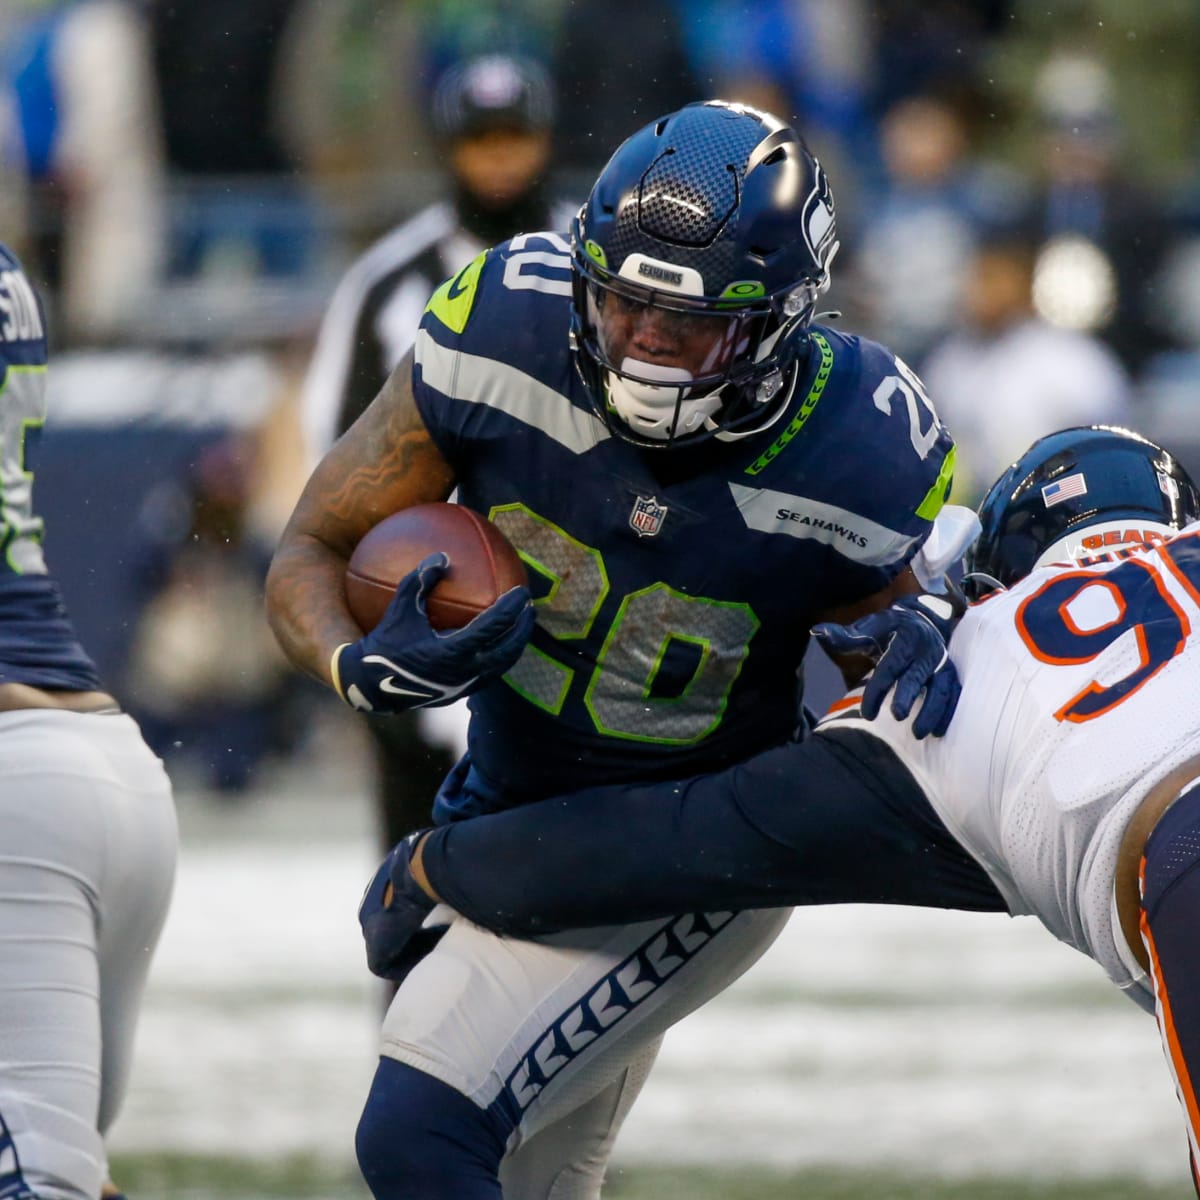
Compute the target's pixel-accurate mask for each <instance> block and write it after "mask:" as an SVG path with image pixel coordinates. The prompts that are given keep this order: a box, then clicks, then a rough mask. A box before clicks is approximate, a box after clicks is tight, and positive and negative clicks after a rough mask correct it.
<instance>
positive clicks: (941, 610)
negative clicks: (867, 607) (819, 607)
mask: <svg viewBox="0 0 1200 1200" xmlns="http://www.w3.org/2000/svg"><path fill="white" fill-rule="evenodd" d="M959 615H960V613H959V609H958V608H957V607H956V606H955V605H954V604H953V603H952V602H951V600H950V599H949V598H948V597H946V596H931V595H928V594H926V595H919V596H901V597H900V598H899V599H898V600H895V601H893V603H892V604H891V605H890V606H889V607H887V608H884V609H880V611H879V612H874V613H870V614H868V615H867V616H865V617H860V618H859V619H858V620H857V621H854V622H852V623H851V624H849V625H835V624H831V623H825V624H821V625H814V626H813V636H814V637H815V638H816V639H817V641H819V642H820V643H821V645H822V646H824V647H825V648H826V650H828V651H830V652H831V653H833V654H869V655H871V656H872V657H873V658H875V659H876V663H875V670H874V671H873V672H872V674H871V676H870V678H869V679H868V680H867V685H866V687H865V688H864V689H863V695H862V702H861V705H860V707H861V710H862V715H863V716H864V717H866V718H867V720H869V721H871V720H874V719H875V717H877V716H878V715H879V710H880V708H881V707H882V706H883V698H884V696H886V695H887V693H888V691H889V690H890V689H891V688H892V685H893V684H894V685H895V691H894V692H893V693H892V715H893V716H894V717H895V718H896V720H898V721H903V720H904V719H905V718H906V717H907V716H908V714H909V713H910V712H912V709H913V705H914V704H915V703H916V702H917V697H918V696H920V695H921V693H922V691H923V692H924V693H925V699H924V702H923V703H922V705H921V711H920V712H919V713H918V714H917V716H916V718H915V719H914V720H913V726H912V729H913V735H914V736H915V737H918V738H923V737H928V736H929V734H931V733H932V734H933V735H934V736H935V737H941V736H942V734H944V733H945V732H946V730H947V729H948V728H949V725H950V718H951V717H952V716H953V715H954V707H955V705H956V704H958V697H959V693H960V692H961V691H962V688H961V687H960V685H959V682H958V672H957V671H956V670H955V669H954V663H952V662H951V661H950V652H949V650H948V649H947V646H946V643H947V642H948V641H949V640H950V633H951V631H952V630H953V629H954V626H955V625H956V624H957V621H958V616H959Z"/></svg>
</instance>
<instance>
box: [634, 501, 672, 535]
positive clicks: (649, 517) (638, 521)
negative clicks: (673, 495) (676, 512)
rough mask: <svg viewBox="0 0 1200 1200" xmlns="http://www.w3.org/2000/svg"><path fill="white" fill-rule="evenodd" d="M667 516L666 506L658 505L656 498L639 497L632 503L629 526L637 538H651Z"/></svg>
mask: <svg viewBox="0 0 1200 1200" xmlns="http://www.w3.org/2000/svg"><path fill="white" fill-rule="evenodd" d="M666 516H667V506H666V505H665V504H659V502H658V498H657V497H656V496H639V497H638V498H637V499H636V500H635V501H634V502H633V512H631V513H630V514H629V524H630V527H631V528H632V529H633V531H634V532H635V533H636V534H637V535H638V537H653V536H654V535H655V534H656V533H657V532H658V531H659V530H660V529H661V528H662V523H663V521H664V520H665V519H666Z"/></svg>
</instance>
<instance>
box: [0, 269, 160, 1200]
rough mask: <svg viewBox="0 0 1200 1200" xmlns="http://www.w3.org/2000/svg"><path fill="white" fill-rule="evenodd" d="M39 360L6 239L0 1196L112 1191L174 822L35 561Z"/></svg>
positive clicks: (1, 379) (0, 561)
mask: <svg viewBox="0 0 1200 1200" xmlns="http://www.w3.org/2000/svg"><path fill="white" fill-rule="evenodd" d="M45 377H46V331H45V327H44V318H43V315H42V310H41V307H40V305H39V303H38V300H37V298H36V296H35V294H34V292H33V289H32V288H31V287H30V284H29V282H28V280H27V279H26V277H25V275H24V273H23V272H22V270H21V267H20V264H19V263H18V262H17V261H16V259H15V258H14V257H13V255H12V254H11V253H10V252H9V251H8V250H7V249H6V248H4V247H2V246H0V546H2V547H3V551H4V553H3V556H0V823H2V825H3V829H4V839H3V840H4V852H3V855H0V936H3V939H4V966H3V970H0V1196H4V1197H5V1198H6V1200H37V1198H39V1197H44V1198H46V1200H49V1198H50V1197H53V1198H54V1200H96V1197H97V1196H101V1195H103V1196H106V1197H116V1196H117V1192H116V1189H115V1188H114V1187H113V1186H112V1185H111V1183H108V1182H107V1162H106V1156H105V1151H104V1134H105V1131H106V1130H107V1129H108V1127H109V1125H110V1124H111V1123H112V1120H113V1118H114V1117H115V1116H116V1113H117V1110H118V1108H119V1107H120V1104H121V1099H122V1096H123V1094H124V1091H125V1086H126V1082H127V1080H128V1076H129V1067H130V1060H131V1057H132V1050H133V1033H134V1025H135V1022H136V1019H137V1012H138V1005H139V1002H140V999H141V995H142V989H143V986H144V984H145V980H146V973H147V970H148V968H149V966H150V956H151V954H152V953H153V950H154V946H155V943H156V942H157V940H158V935H159V931H160V929H161V928H162V924H163V920H164V919H165V917H166V913H167V905H168V903H169V900H170V893H171V885H172V881H173V878H174V870H175V853H176V826H175V810H174V806H173V803H172V797H171V789H170V784H169V783H168V780H167V776H166V773H165V772H164V771H163V768H162V764H161V763H160V762H159V761H158V759H157V758H155V756H154V755H153V754H152V753H151V752H150V750H149V749H148V748H147V747H146V745H145V743H144V742H143V741H142V738H141V734H140V733H139V731H138V728H137V726H136V725H135V724H134V722H133V721H132V720H131V719H130V718H129V717H128V716H125V715H123V714H122V713H121V711H120V709H119V708H118V707H117V703H116V701H115V700H114V699H113V698H112V696H110V695H109V694H108V693H107V692H105V691H104V690H103V688H102V686H101V684H100V681H99V680H98V679H97V677H96V670H95V667H94V666H93V664H92V662H91V660H90V659H89V658H88V656H87V654H86V653H85V651H84V650H83V648H82V647H81V646H80V644H79V642H78V641H77V639H76V636H75V633H74V630H73V629H72V627H71V624H70V622H69V621H68V619H67V617H66V615H65V613H64V610H63V605H62V600H61V597H60V595H59V590H58V587H57V585H56V584H55V582H54V580H53V578H52V577H51V576H50V575H48V574H47V572H46V565H45V561H44V559H43V556H42V532H43V529H42V522H41V520H40V519H39V518H38V517H37V515H36V514H35V512H34V509H33V498H32V483H33V474H32V472H31V471H30V469H29V468H30V464H29V463H27V462H26V460H25V449H26V441H27V440H31V435H32V434H33V433H35V432H36V431H37V429H38V428H39V426H40V425H41V423H42V421H43V419H44V417H45ZM102 1188H103V1191H102Z"/></svg>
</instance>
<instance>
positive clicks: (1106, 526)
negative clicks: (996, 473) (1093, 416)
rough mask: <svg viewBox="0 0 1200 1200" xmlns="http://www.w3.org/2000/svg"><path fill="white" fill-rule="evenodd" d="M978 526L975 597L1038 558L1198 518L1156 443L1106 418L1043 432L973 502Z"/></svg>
mask: <svg viewBox="0 0 1200 1200" xmlns="http://www.w3.org/2000/svg"><path fill="white" fill-rule="evenodd" d="M979 519H980V523H981V524H982V526H983V531H982V533H981V534H980V535H979V539H978V540H977V541H976V542H975V544H974V545H973V546H972V547H971V549H970V550H968V551H967V554H966V557H965V559H964V560H963V567H964V571H965V574H964V576H963V590H964V591H965V592H966V594H967V596H968V598H969V599H971V600H977V599H980V598H981V597H982V596H984V595H986V594H987V593H988V592H990V591H994V590H995V589H996V588H1006V587H1010V586H1011V585H1012V584H1014V583H1016V582H1017V580H1019V579H1022V578H1023V577H1024V576H1026V575H1028V574H1029V572H1030V571H1032V570H1033V569H1034V568H1035V567H1040V566H1043V565H1044V564H1046V563H1050V562H1060V561H1067V560H1070V559H1080V560H1087V559H1089V558H1094V559H1102V558H1103V557H1104V556H1105V555H1107V554H1111V553H1113V552H1114V548H1115V547H1120V546H1124V547H1126V548H1128V545H1129V544H1130V543H1131V542H1132V543H1133V544H1139V543H1140V540H1141V539H1139V538H1138V537H1137V535H1138V534H1139V533H1145V534H1148V535H1150V537H1151V538H1153V537H1154V536H1155V535H1159V536H1165V535H1169V534H1170V533H1173V532H1174V531H1176V530H1178V529H1182V528H1183V526H1185V525H1187V524H1188V523H1189V522H1191V521H1196V520H1200V493H1198V492H1197V490H1196V485H1195V484H1194V483H1193V482H1192V480H1191V477H1190V476H1189V475H1188V473H1187V471H1185V470H1184V468H1183V466H1182V465H1181V464H1180V462H1179V460H1178V459H1177V458H1175V456H1174V455H1173V454H1170V453H1169V452H1168V451H1166V450H1164V449H1163V448H1162V447H1161V446H1158V445H1156V444H1155V443H1154V442H1152V441H1150V440H1148V439H1147V438H1144V437H1142V436H1141V435H1140V434H1136V433H1133V432H1132V431H1130V430H1128V429H1118V428H1116V427H1114V426H1109V425H1087V426H1079V427H1077V428H1074V429H1064V430H1061V431H1060V432H1058V433H1052V434H1049V435H1048V436H1047V437H1044V438H1040V439H1039V440H1038V441H1036V442H1034V444H1033V445H1032V446H1030V448H1029V449H1028V450H1027V451H1026V452H1025V453H1024V454H1023V455H1022V456H1021V457H1020V458H1019V459H1018V460H1017V461H1016V462H1015V463H1013V465H1012V466H1011V467H1009V468H1008V470H1007V471H1005V472H1004V474H1003V475H1001V476H1000V478H999V479H998V480H996V482H995V483H994V484H992V486H991V488H990V489H989V491H988V493H987V495H986V496H984V498H983V501H982V503H981V504H980V505H979Z"/></svg>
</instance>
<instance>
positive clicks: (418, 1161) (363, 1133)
mask: <svg viewBox="0 0 1200 1200" xmlns="http://www.w3.org/2000/svg"><path fill="white" fill-rule="evenodd" d="M510 1132H511V1130H510V1129H506V1128H504V1127H503V1123H502V1122H501V1121H500V1120H499V1119H498V1118H497V1117H496V1116H494V1115H492V1114H490V1113H488V1111H487V1110H485V1109H482V1108H480V1107H479V1106H478V1105H477V1104H475V1103H473V1102H472V1101H470V1100H468V1099H467V1098H466V1096H464V1095H462V1094H461V1093H460V1092H457V1091H455V1090H454V1088H452V1087H450V1086H449V1085H448V1084H445V1083H442V1082H441V1080H439V1079H434V1078H433V1076H432V1075H426V1074H425V1073H424V1072H423V1071H418V1070H416V1069H415V1068H414V1067H409V1066H406V1065H405V1064H404V1063H399V1062H397V1061H396V1060H395V1059H393V1058H381V1059H380V1060H379V1069H378V1070H377V1071H376V1073H375V1081H374V1082H373V1083H372V1085H371V1094H370V1096H369V1097H368V1099H367V1104H366V1107H365V1108H364V1109H363V1114H362V1117H361V1118H360V1119H359V1123H358V1134H357V1137H356V1138H355V1151H356V1153H357V1155H358V1165H359V1169H360V1170H361V1171H362V1174H363V1178H364V1179H365V1180H366V1181H367V1186H368V1187H370V1189H371V1195H372V1196H374V1197H375V1200H500V1198H501V1191H500V1184H499V1182H498V1180H497V1175H498V1172H499V1170H500V1160H501V1158H502V1157H503V1156H504V1148H505V1143H506V1141H507V1139H508V1134H509V1133H510Z"/></svg>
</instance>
